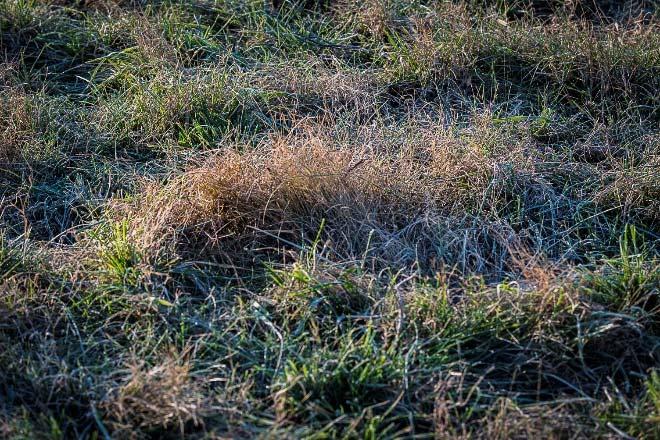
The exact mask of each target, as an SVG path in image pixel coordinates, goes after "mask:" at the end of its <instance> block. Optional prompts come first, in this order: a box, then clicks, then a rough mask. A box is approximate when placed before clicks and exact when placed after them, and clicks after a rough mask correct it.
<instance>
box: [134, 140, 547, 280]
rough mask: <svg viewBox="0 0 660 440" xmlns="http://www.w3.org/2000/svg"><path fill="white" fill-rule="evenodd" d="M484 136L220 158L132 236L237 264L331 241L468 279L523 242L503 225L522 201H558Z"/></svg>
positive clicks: (519, 156) (285, 145)
mask: <svg viewBox="0 0 660 440" xmlns="http://www.w3.org/2000/svg"><path fill="white" fill-rule="evenodd" d="M429 136H430V135H429ZM484 136H485V135H482V136H481V137H475V136H474V135H469V134H468V135H466V136H465V138H464V139H460V138H459V139H457V138H456V137H453V138H452V137H449V136H445V135H440V136H438V134H437V133H436V135H435V138H434V139H432V138H425V137H424V136H421V137H420V139H419V140H418V141H415V142H413V143H412V144H408V145H403V146H398V147H394V146H392V147H391V148H389V147H385V148H384V147H382V146H379V147H377V148H375V147H370V146H363V147H356V146H351V147H350V148H346V146H345V145H343V144H342V142H343V141H341V142H339V144H338V143H337V142H336V141H334V140H333V139H332V137H330V136H327V135H326V136H318V134H307V135H303V136H300V137H296V138H293V137H292V138H290V139H284V138H276V139H274V140H273V141H272V142H270V143H268V144H265V145H263V146H262V147H261V148H258V149H257V150H254V151H250V152H246V153H242V154H241V153H237V152H236V151H234V150H223V151H221V152H219V153H218V154H217V155H215V156H214V157H212V158H211V159H210V160H208V161H207V162H206V163H204V164H202V165H201V166H199V167H197V168H195V169H192V170H190V171H188V172H186V173H184V174H183V175H182V176H180V177H179V178H176V179H174V180H173V181H172V182H171V183H169V184H168V185H166V186H165V187H164V188H157V187H156V188H153V189H152V190H150V191H147V194H146V195H145V197H144V198H143V200H142V203H141V204H140V205H139V206H137V207H136V209H137V210H136V211H135V214H134V225H133V226H134V227H133V228H132V229H133V230H134V231H137V232H136V233H137V234H138V235H139V238H138V239H137V241H140V242H141V247H142V248H143V249H151V251H154V250H157V249H159V248H160V247H161V246H163V245H164V243H166V242H170V243H171V242H172V241H174V242H175V243H178V250H179V251H183V252H184V253H187V252H193V253H198V252H211V253H213V254H216V255H217V254H221V255H224V256H225V258H230V259H232V260H233V262H234V263H237V261H236V260H235V259H238V260H240V258H239V256H240V255H245V251H257V250H259V249H261V250H264V248H273V247H275V248H276V247H279V246H281V245H282V244H284V243H288V244H287V246H286V247H288V246H290V245H293V246H297V245H301V244H302V243H303V242H304V241H305V240H312V239H313V238H314V236H316V234H317V233H319V232H322V235H321V237H322V238H323V240H327V243H326V247H327V248H328V249H331V250H332V252H334V255H335V256H341V257H342V258H351V259H356V258H360V257H361V256H363V255H364V254H365V252H368V253H372V255H373V256H374V258H381V259H384V260H386V261H388V262H389V263H392V262H396V263H397V264H398V263H401V264H412V263H414V262H415V261H417V260H422V261H425V262H428V261H436V262H439V261H440V260H445V262H448V263H450V264H455V263H457V262H460V264H461V265H462V266H463V267H464V268H466V269H467V268H468V267H472V268H477V267H482V268H483V265H484V264H491V263H492V262H494V261H495V260H497V263H496V264H497V265H498V267H500V268H501V267H502V264H503V263H502V261H501V259H502V253H506V252H508V251H507V248H508V247H510V245H511V244H512V241H516V240H517V238H516V237H515V235H516V233H515V232H514V231H513V230H512V228H511V227H510V226H509V225H508V224H507V222H506V221H504V220H503V219H502V216H503V215H504V214H506V213H507V212H508V211H510V210H511V209H513V208H512V207H511V206H512V204H514V203H517V204H518V205H521V204H522V205H525V204H527V205H530V206H532V205H538V204H544V203H546V201H547V200H549V199H558V197H559V195H557V194H555V192H554V190H553V189H552V187H551V186H550V185H549V184H548V183H547V182H545V181H544V179H543V178H542V177H541V176H538V175H536V174H535V169H534V162H533V158H532V157H531V155H530V154H529V153H528V152H526V151H525V148H524V146H521V145H520V144H518V145H516V146H507V147H504V146H503V145H506V144H502V139H501V138H499V137H497V135H495V134H493V135H492V136H494V137H493V138H486V137H484ZM526 154H527V157H526V156H525V155H526ZM520 197H523V198H524V200H523V201H522V202H521V201H520V200H519V199H520ZM518 205H516V206H518ZM322 222H324V226H323V231H319V229H320V228H321V224H322ZM485 248H489V249H488V250H487V251H486V249H485ZM494 249H499V251H498V252H499V253H498V252H495V251H494ZM482 252H484V253H483V254H482ZM468 253H469V254H472V257H468ZM489 261H490V262H491V263H488V262H489Z"/></svg>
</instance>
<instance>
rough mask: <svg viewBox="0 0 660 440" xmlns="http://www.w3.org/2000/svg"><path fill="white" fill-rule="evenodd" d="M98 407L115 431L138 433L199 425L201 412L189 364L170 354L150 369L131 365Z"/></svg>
mask: <svg viewBox="0 0 660 440" xmlns="http://www.w3.org/2000/svg"><path fill="white" fill-rule="evenodd" d="M100 407H101V408H102V409H103V410H104V411H106V412H107V413H108V414H109V415H110V416H111V417H112V418H113V419H114V422H113V425H114V426H113V429H114V430H115V432H122V433H124V434H125V435H127V436H128V437H131V436H137V431H134V430H135V429H136V428H140V429H146V430H148V429H152V428H159V427H161V428H177V427H178V428H179V429H180V431H181V433H182V434H183V432H184V429H185V427H186V424H187V423H193V425H195V426H198V425H200V424H201V423H202V421H201V419H200V417H201V416H202V413H203V411H204V401H203V397H202V394H201V392H200V386H199V385H198V384H196V383H195V382H194V381H193V379H192V378H191V376H190V365H189V364H188V363H187V362H186V361H184V360H180V359H177V358H176V357H171V358H168V359H166V360H165V361H164V362H162V363H160V364H158V365H155V366H153V367H151V368H149V367H146V366H145V365H143V364H134V365H131V366H130V374H129V375H128V376H127V377H126V379H125V381H124V383H123V385H121V386H120V387H119V388H118V389H117V390H116V391H115V392H114V393H111V395H110V397H109V398H108V399H107V400H105V401H104V402H102V403H101V405H100Z"/></svg>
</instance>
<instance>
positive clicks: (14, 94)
mask: <svg viewBox="0 0 660 440" xmlns="http://www.w3.org/2000/svg"><path fill="white" fill-rule="evenodd" d="M38 119H39V118H38V114H37V112H36V109H35V108H34V106H33V105H32V104H31V102H30V98H29V97H28V95H26V94H25V93H24V92H22V91H21V90H20V89H16V88H10V89H8V90H4V91H3V93H2V96H0V162H9V161H14V160H16V159H17V158H18V156H19V155H20V153H21V149H22V147H23V146H24V145H25V143H26V142H28V141H29V140H30V139H31V138H33V137H34V125H35V121H36V120H38Z"/></svg>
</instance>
